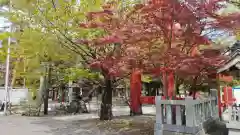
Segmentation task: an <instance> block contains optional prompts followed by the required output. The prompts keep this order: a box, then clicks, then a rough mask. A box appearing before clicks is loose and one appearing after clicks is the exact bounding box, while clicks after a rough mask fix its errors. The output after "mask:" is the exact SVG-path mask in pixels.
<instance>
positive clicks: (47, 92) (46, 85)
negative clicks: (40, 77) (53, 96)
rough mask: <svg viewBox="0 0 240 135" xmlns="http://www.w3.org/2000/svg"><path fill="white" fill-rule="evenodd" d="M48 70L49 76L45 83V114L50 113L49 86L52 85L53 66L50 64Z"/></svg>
mask: <svg viewBox="0 0 240 135" xmlns="http://www.w3.org/2000/svg"><path fill="white" fill-rule="evenodd" d="M46 71H47V72H48V76H45V77H46V80H47V81H46V83H45V92H44V103H43V104H44V110H43V113H44V115H47V114H48V99H49V88H50V87H49V86H50V85H51V72H52V67H51V65H49V67H48V69H46Z"/></svg>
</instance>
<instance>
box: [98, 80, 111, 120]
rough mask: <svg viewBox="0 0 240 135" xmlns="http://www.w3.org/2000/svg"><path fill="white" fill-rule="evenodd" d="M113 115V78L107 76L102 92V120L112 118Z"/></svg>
mask: <svg viewBox="0 0 240 135" xmlns="http://www.w3.org/2000/svg"><path fill="white" fill-rule="evenodd" d="M112 116H113V115H112V80H111V79H110V78H108V77H105V90H104V91H103V94H102V103H101V110H100V120H111V119H112Z"/></svg>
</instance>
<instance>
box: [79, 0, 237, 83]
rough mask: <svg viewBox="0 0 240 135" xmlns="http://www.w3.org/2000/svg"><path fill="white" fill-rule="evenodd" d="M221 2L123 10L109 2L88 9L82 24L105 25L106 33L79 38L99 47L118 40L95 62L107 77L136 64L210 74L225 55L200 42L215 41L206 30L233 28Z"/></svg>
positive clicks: (162, 1) (172, 2)
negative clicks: (119, 11) (203, 47)
mask: <svg viewBox="0 0 240 135" xmlns="http://www.w3.org/2000/svg"><path fill="white" fill-rule="evenodd" d="M223 1H225V0H210V1H209V0H202V1H201V2H199V1H197V0H195V1H194V0H185V1H182V2H181V1H179V0H158V1H156V0H155V1H153V2H149V3H148V4H146V5H143V4H137V5H135V6H134V7H133V9H132V10H131V11H130V12H127V13H125V14H124V15H119V14H117V13H116V11H114V10H112V9H111V6H110V5H111V4H110V3H108V4H107V5H105V6H103V10H102V11H99V12H90V13H88V14H87V18H88V22H87V23H81V24H80V27H81V28H87V29H89V28H94V29H96V28H100V29H103V30H104V32H105V34H104V36H102V37H98V38H96V39H81V40H79V41H78V43H80V44H87V45H89V46H94V47H96V46H97V47H99V48H102V47H106V46H109V45H114V50H113V51H111V52H109V53H107V54H105V55H103V56H99V57H98V58H97V59H95V60H94V61H93V62H92V64H91V66H92V67H95V68H99V69H101V71H102V73H103V74H104V76H105V77H107V78H109V76H112V75H117V76H119V75H121V74H122V73H123V72H127V71H130V72H131V70H129V69H133V68H140V69H142V70H143V71H144V72H152V73H153V74H158V73H159V72H162V71H163V69H167V70H169V71H171V72H173V73H174V74H175V76H178V77H184V78H195V79H196V76H198V78H199V76H200V78H201V77H206V76H208V75H210V74H212V73H214V72H216V69H217V68H218V67H219V66H221V64H222V63H223V62H224V59H223V57H222V56H221V55H220V53H219V51H216V50H210V49H208V50H202V51H198V50H199V49H198V48H199V46H200V45H210V43H211V42H210V40H209V39H208V38H207V37H206V36H205V35H206V34H205V35H204V31H206V30H211V29H213V28H216V27H218V28H232V27H228V25H227V24H226V22H229V20H230V18H231V17H225V18H221V17H219V15H217V14H216V11H217V10H218V9H220V8H221V7H222V6H223V5H221V4H220V3H219V2H223ZM210 18H211V19H210ZM212 19H215V20H214V21H212ZM224 20H225V21H224ZM227 20H228V21H227ZM234 24H237V23H234ZM214 52H215V53H214ZM200 80H201V79H200Z"/></svg>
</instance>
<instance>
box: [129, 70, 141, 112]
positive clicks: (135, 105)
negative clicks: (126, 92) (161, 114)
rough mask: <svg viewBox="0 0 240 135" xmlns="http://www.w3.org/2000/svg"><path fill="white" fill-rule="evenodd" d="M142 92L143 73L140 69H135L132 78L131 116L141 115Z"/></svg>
mask: <svg viewBox="0 0 240 135" xmlns="http://www.w3.org/2000/svg"><path fill="white" fill-rule="evenodd" d="M141 91H142V81H141V71H140V70H139V69H134V70H133V71H132V74H131V78H130V108H131V114H133V115H134V114H141V113H142V110H141V101H140V97H141Z"/></svg>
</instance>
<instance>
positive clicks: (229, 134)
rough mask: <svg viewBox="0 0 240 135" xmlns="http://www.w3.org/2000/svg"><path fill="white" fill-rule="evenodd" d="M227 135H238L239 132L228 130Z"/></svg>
mask: <svg viewBox="0 0 240 135" xmlns="http://www.w3.org/2000/svg"><path fill="white" fill-rule="evenodd" d="M228 135H240V130H236V129H229V131H228Z"/></svg>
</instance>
